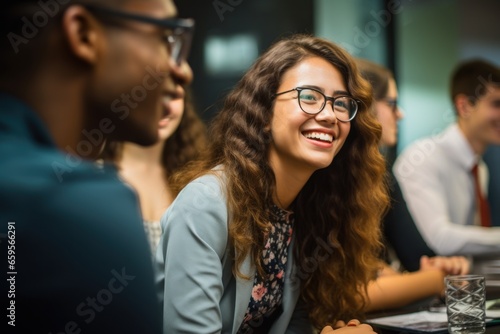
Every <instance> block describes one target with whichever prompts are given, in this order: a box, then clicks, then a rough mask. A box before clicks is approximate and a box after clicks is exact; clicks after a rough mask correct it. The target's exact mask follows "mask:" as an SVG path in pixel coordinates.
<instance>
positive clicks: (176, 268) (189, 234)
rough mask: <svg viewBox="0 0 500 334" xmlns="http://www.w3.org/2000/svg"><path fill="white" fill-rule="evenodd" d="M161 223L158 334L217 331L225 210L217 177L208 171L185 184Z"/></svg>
mask: <svg viewBox="0 0 500 334" xmlns="http://www.w3.org/2000/svg"><path fill="white" fill-rule="evenodd" d="M161 224H162V229H163V234H162V238H161V240H160V244H159V246H158V249H157V253H156V262H157V265H158V269H159V272H158V275H159V277H157V282H159V284H160V285H162V286H160V288H161V289H162V290H163V293H162V296H160V297H161V298H162V299H163V331H164V333H220V332H221V329H222V314H221V309H220V306H219V304H220V301H221V298H222V295H223V293H224V286H223V279H222V275H223V265H222V258H223V256H224V254H225V251H226V248H227V241H228V228H227V225H228V214H227V206H226V199H225V196H224V195H223V191H222V190H221V183H220V182H219V179H218V178H217V177H216V176H213V175H209V176H204V177H202V178H200V179H197V180H195V181H193V182H191V183H190V184H188V185H187V186H186V187H185V188H184V189H183V190H182V191H181V192H180V193H179V195H178V196H177V198H176V200H175V201H174V202H173V203H172V205H171V206H170V207H169V209H168V210H167V211H166V213H165V214H164V216H163V217H162V219H161Z"/></svg>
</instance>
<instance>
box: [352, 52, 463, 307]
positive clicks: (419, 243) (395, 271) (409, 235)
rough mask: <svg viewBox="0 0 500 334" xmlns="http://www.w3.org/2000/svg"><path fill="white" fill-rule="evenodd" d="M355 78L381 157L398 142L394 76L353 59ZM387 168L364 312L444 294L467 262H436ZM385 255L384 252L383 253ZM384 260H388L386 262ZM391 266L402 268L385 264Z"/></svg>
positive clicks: (440, 259) (445, 259)
mask: <svg viewBox="0 0 500 334" xmlns="http://www.w3.org/2000/svg"><path fill="white" fill-rule="evenodd" d="M356 63H357V65H358V67H359V70H360V71H361V74H362V75H363V77H364V78H365V79H367V80H368V81H369V82H370V83H371V85H372V88H373V99H374V103H373V112H374V113H375V115H376V117H377V119H378V121H379V122H380V125H382V137H381V139H380V149H381V151H382V152H387V151H388V149H390V148H394V147H395V146H396V144H397V140H398V121H399V120H400V119H401V118H403V113H402V111H401V109H400V108H399V106H398V103H397V102H398V89H397V85H396V81H395V80H394V75H393V74H392V72H391V71H390V70H389V69H387V68H386V67H384V66H381V65H379V64H376V63H374V62H372V61H369V60H366V59H356ZM390 167H391V166H389V168H388V172H387V177H388V182H389V189H390V194H391V206H390V207H389V210H388V211H387V213H386V214H385V216H384V218H383V223H382V224H383V225H382V231H383V236H384V243H385V248H386V249H385V257H386V259H385V261H384V262H382V263H381V268H382V269H381V270H380V271H379V272H378V276H377V279H376V280H374V281H372V282H371V284H370V285H369V287H368V299H369V303H368V305H367V308H366V310H367V311H377V310H387V309H392V308H398V307H401V306H405V305H407V304H410V303H412V302H416V301H419V300H422V299H425V298H428V297H432V296H439V295H441V294H442V293H443V292H444V277H445V276H446V275H449V274H467V273H468V272H469V262H468V260H467V259H466V258H465V257H462V256H455V257H441V256H437V257H436V256H434V255H435V254H434V253H433V252H432V250H430V249H429V247H428V246H427V245H426V243H425V242H424V240H423V239H422V236H421V235H420V233H419V232H418V230H417V228H416V226H415V223H414V222H413V219H412V217H411V215H410V213H409V212H408V209H407V207H406V203H405V201H404V198H403V196H402V194H401V190H400V189H399V185H398V183H397V181H396V180H395V179H394V176H393V175H392V173H391V169H390ZM389 250H390V251H389ZM389 254H394V255H395V257H396V258H395V259H391V257H390V256H389ZM391 260H396V261H395V262H396V263H400V264H402V265H403V270H407V269H408V270H410V269H409V268H408V267H411V271H412V272H411V273H402V272H401V271H400V270H399V268H393V267H391V266H390V265H389V264H390V263H391V262H392V261H391Z"/></svg>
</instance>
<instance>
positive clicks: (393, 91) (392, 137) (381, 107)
mask: <svg viewBox="0 0 500 334" xmlns="http://www.w3.org/2000/svg"><path fill="white" fill-rule="evenodd" d="M397 101H398V90H397V87H396V82H395V81H394V79H392V78H391V79H390V80H389V86H388V90H387V96H386V97H385V98H384V99H383V100H380V101H375V113H376V116H377V119H378V121H379V122H380V125H381V126H382V138H381V139H380V144H381V145H383V146H389V147H390V146H395V145H396V143H397V142H398V121H399V120H400V119H401V118H403V113H402V112H401V110H400V109H399V107H398V105H397Z"/></svg>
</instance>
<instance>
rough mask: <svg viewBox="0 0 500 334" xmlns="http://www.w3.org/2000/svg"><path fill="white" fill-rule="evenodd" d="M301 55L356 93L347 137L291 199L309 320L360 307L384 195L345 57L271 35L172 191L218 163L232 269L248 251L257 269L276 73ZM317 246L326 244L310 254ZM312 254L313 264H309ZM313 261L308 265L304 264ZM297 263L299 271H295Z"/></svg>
mask: <svg viewBox="0 0 500 334" xmlns="http://www.w3.org/2000/svg"><path fill="white" fill-rule="evenodd" d="M308 57H321V58H323V59H325V60H326V61H328V62H329V63H330V64H332V65H333V66H334V67H335V68H336V69H337V70H338V71H339V72H340V73H341V75H342V77H343V79H344V83H345V85H346V87H347V89H348V91H349V93H350V94H351V95H352V96H353V97H354V98H356V99H357V100H360V101H361V103H360V110H359V111H358V114H357V116H356V118H355V119H354V120H353V121H352V122H351V130H350V133H349V135H348V137H347V140H346V142H345V144H344V146H343V148H342V149H341V150H340V152H339V153H338V154H337V156H336V157H335V159H334V161H333V162H332V164H331V165H330V166H329V167H327V168H325V169H321V170H318V171H316V172H314V173H313V175H312V176H311V178H310V179H309V180H308V182H307V183H306V185H305V186H304V188H303V189H302V190H301V191H300V193H299V195H298V196H297V198H296V199H295V201H294V203H293V209H294V212H295V218H296V220H295V225H294V226H295V227H294V229H295V231H294V235H295V244H294V245H295V246H294V254H295V256H296V259H297V261H296V263H297V267H296V268H295V270H294V274H292V277H290V278H289V279H300V280H301V297H302V300H303V302H305V303H306V306H307V307H308V310H309V316H310V319H311V321H312V323H313V324H314V325H315V326H316V327H317V328H322V327H323V326H325V325H327V324H334V323H335V322H336V321H337V320H341V319H342V320H344V319H350V318H351V317H354V316H360V315H361V314H362V309H363V305H364V303H365V301H364V296H365V291H366V289H365V287H366V284H367V282H368V281H369V280H370V279H372V278H373V277H374V274H375V272H376V270H377V265H378V263H379V262H378V257H377V256H378V254H379V250H380V247H381V243H380V241H379V239H380V226H379V224H380V220H381V216H382V214H383V213H384V211H385V208H386V206H387V204H388V196H387V189H386V185H385V182H384V173H385V163H384V159H383V157H382V156H381V155H380V153H379V150H378V141H379V138H380V136H381V128H380V126H379V124H378V122H377V121H376V120H375V118H374V116H373V114H372V113H371V112H369V110H370V106H371V103H372V92H371V87H370V85H369V84H368V82H366V81H365V80H364V79H363V78H362V77H361V76H360V74H359V72H358V70H357V68H356V65H355V63H354V60H353V58H352V57H351V56H350V55H349V54H348V53H347V52H345V51H344V50H343V49H341V48H340V47H338V46H337V45H335V44H333V43H332V42H330V41H327V40H325V39H321V38H316V37H313V36H309V35H294V36H291V37H288V38H285V39H282V40H281V41H278V42H277V43H275V44H274V45H273V46H272V47H271V48H270V49H269V50H268V51H267V52H265V53H264V54H263V55H262V56H261V57H259V59H258V60H257V61H256V62H255V63H254V64H253V66H252V67H251V68H250V69H249V70H248V72H247V73H246V74H245V75H244V76H243V78H242V79H241V80H240V81H239V83H238V84H237V85H236V87H235V88H234V90H233V91H232V92H231V93H230V94H229V95H228V96H227V98H226V99H225V103H224V106H223V108H222V110H221V111H220V112H219V113H218V114H217V116H216V117H215V118H214V120H213V122H212V124H211V126H210V130H209V138H210V141H209V146H208V154H207V155H206V156H205V157H204V158H203V159H201V160H200V161H198V162H197V163H196V164H193V165H192V166H191V168H190V169H188V170H185V171H183V173H182V174H177V175H176V177H175V179H174V181H175V182H174V183H176V188H175V189H176V190H177V191H179V190H180V189H182V187H183V186H185V185H186V184H187V183H188V182H189V181H191V180H193V179H194V178H196V177H198V176H201V175H203V174H205V173H210V172H211V169H212V168H214V167H216V166H218V165H222V166H223V169H224V175H225V179H226V181H225V182H226V189H225V190H226V192H227V199H228V206H229V208H230V211H231V215H232V216H231V217H232V219H231V224H230V226H229V237H230V240H231V243H232V246H233V247H234V250H235V254H236V255H235V264H234V267H233V271H234V272H235V274H237V275H240V276H241V274H240V273H239V271H238V267H239V266H240V264H241V263H242V262H243V260H244V259H245V257H247V256H248V255H251V256H252V258H253V261H254V262H255V265H256V267H257V269H258V272H259V273H260V274H262V273H263V268H262V264H261V257H260V251H261V249H262V245H264V242H265V240H264V238H265V235H266V232H267V231H268V230H269V229H270V222H269V208H270V205H272V195H273V192H274V190H275V186H276V185H275V176H274V173H273V170H272V169H271V167H270V165H269V161H268V152H269V147H270V142H271V141H272V140H273V139H272V135H271V130H270V127H269V124H271V119H272V117H273V113H272V110H273V107H274V94H275V93H276V92H277V89H278V87H279V85H280V82H281V80H282V78H283V75H284V74H285V73H286V72H287V71H288V70H289V69H290V68H292V67H293V66H295V65H297V64H298V63H299V62H301V61H303V60H304V59H306V58H308ZM318 245H323V246H322V247H323V248H324V249H325V248H326V251H327V253H328V256H324V254H323V256H321V258H320V256H319V252H318V247H319V246H318ZM312 262H314V265H313V266H312V265H311V263H312ZM311 267H313V268H311ZM304 271H305V272H306V274H304Z"/></svg>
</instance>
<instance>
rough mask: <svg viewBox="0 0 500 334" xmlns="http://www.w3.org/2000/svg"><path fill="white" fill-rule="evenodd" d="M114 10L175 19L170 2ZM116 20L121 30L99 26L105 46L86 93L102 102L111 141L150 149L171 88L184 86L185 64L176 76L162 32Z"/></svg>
mask: <svg viewBox="0 0 500 334" xmlns="http://www.w3.org/2000/svg"><path fill="white" fill-rule="evenodd" d="M117 9H119V10H122V11H127V12H130V13H134V14H138V15H143V16H149V17H154V18H172V17H173V16H175V15H176V8H175V6H174V4H173V3H172V1H171V0H150V1H133V0H132V1H128V2H125V3H124V6H123V7H122V8H117ZM117 20H118V22H119V23H120V24H103V29H104V31H105V32H106V34H107V37H108V38H107V42H108V44H109V46H108V47H107V48H106V49H105V50H106V52H105V54H103V55H102V61H101V62H100V63H99V64H98V65H97V68H96V69H95V73H96V75H95V78H94V79H95V80H94V81H93V82H92V83H91V85H90V86H91V87H89V88H90V89H91V90H92V93H93V94H94V99H96V100H98V101H99V102H101V104H102V102H104V108H105V110H104V112H105V116H104V117H109V118H111V119H112V121H113V124H114V125H116V128H115V130H114V131H113V132H112V133H111V134H110V135H111V136H112V137H113V138H114V139H117V140H126V141H131V142H134V143H136V144H139V145H151V144H154V143H155V142H156V141H157V140H158V124H159V122H160V119H161V118H162V117H163V116H164V104H165V102H168V100H169V99H170V98H172V97H173V96H175V87H176V85H175V83H176V82H185V81H187V76H186V75H184V72H183V70H186V69H187V71H186V72H189V71H190V69H189V68H188V67H187V65H186V64H184V65H183V68H182V70H181V69H180V68H179V67H176V65H175V63H174V62H173V61H172V60H171V59H170V55H169V51H168V48H167V44H166V42H165V41H164V39H163V37H164V35H165V31H164V29H162V28H160V27H158V26H155V25H152V24H147V23H143V22H136V21H132V20H120V19H117ZM174 67H175V68H174ZM183 76H184V77H183ZM100 117H103V116H102V114H101V116H100Z"/></svg>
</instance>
